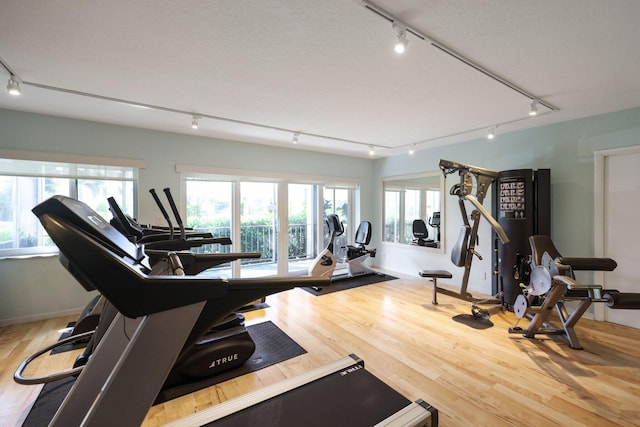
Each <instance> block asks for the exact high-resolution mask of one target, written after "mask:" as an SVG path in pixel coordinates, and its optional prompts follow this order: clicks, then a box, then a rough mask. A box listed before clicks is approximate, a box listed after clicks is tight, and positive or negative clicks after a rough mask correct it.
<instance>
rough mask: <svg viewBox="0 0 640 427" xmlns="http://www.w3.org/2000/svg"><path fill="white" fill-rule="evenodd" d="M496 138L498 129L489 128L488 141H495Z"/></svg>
mask: <svg viewBox="0 0 640 427" xmlns="http://www.w3.org/2000/svg"><path fill="white" fill-rule="evenodd" d="M495 137H496V128H495V127H491V128H489V130H488V131H487V139H493V138H495Z"/></svg>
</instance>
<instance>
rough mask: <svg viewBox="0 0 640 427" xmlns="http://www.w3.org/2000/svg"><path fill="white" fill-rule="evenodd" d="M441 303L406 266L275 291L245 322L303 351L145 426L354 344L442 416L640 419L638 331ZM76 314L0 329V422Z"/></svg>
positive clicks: (454, 420)
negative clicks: (483, 320)
mask: <svg viewBox="0 0 640 427" xmlns="http://www.w3.org/2000/svg"><path fill="white" fill-rule="evenodd" d="M392 274H394V275H397V274H396V273H392ZM439 301H440V304H439V305H438V306H433V305H432V304H431V282H429V281H428V280H426V279H422V278H420V277H410V276H402V277H401V278H400V279H398V280H393V281H388V282H383V283H379V284H374V285H369V286H364V287H361V288H356V289H351V290H347V291H342V292H337V293H334V294H329V295H324V296H321V297H315V296H313V295H311V294H309V293H307V292H305V291H303V290H301V289H294V290H292V291H289V292H284V293H281V294H279V295H275V296H270V297H268V298H267V303H268V304H269V306H270V307H269V308H267V309H263V310H256V311H254V312H250V313H248V314H247V323H248V324H252V323H258V322H262V321H265V320H271V321H273V322H274V323H275V324H276V325H278V326H279V327H280V328H281V329H282V330H284V331H285V332H286V333H287V334H288V335H289V336H290V337H291V338H293V339H294V340H295V341H297V342H298V343H299V344H300V345H301V346H303V347H304V348H305V349H306V350H307V353H306V354H304V355H302V356H299V357H296V358H293V359H290V360H288V361H285V362H282V363H279V364H277V365H274V366H271V367H268V368H265V369H263V370H260V371H257V372H255V373H251V374H247V375H245V376H242V377H240V378H236V379H233V380H230V381H227V382H225V383H222V384H220V385H217V386H213V387H210V388H207V389H204V390H200V391H197V392H195V393H192V394H190V395H187V396H183V397H180V398H177V399H174V400H172V401H169V402H166V403H164V404H160V405H157V406H154V407H152V408H151V409H150V411H149V413H148V415H147V418H146V419H145V421H144V424H143V425H144V426H157V425H161V424H163V423H165V422H168V421H170V420H173V419H175V418H178V417H181V416H184V415H187V414H190V413H192V412H194V411H197V410H199V409H202V408H205V407H207V406H210V405H215V404H217V403H219V402H222V401H225V400H227V399H230V398H233V397H236V396H240V395H242V394H244V393H247V392H249V391H252V390H254V389H256V388H259V387H263V386H266V385H269V384H273V383H275V382H278V381H280V380H282V379H284V378H288V377H291V376H294V375H297V374H300V373H303V372H305V371H307V370H309V369H312V368H315V367H318V366H321V365H324V364H326V363H329V362H332V361H334V360H336V359H339V358H341V357H344V356H345V355H348V354H350V353H354V354H356V355H358V356H359V357H361V358H362V359H363V360H364V361H365V366H366V367H367V369H368V370H369V371H371V372H372V373H373V374H375V375H376V376H378V377H379V378H381V379H382V380H383V381H385V382H386V383H387V384H389V385H390V386H392V387H393V388H395V389H396V390H398V391H399V392H400V393H402V394H403V395H405V396H406V397H407V398H408V399H411V400H416V399H419V398H421V399H424V400H425V401H427V402H429V403H430V404H432V405H433V406H435V407H436V408H437V409H438V411H439V413H440V425H441V426H445V427H446V426H468V425H475V426H492V427H493V426H549V425H554V426H571V427H575V426H590V427H591V426H599V427H606V426H640V330H637V329H633V328H628V327H624V326H619V325H615V324H611V323H606V322H594V321H590V320H587V319H582V320H581V321H580V322H579V323H578V326H577V327H576V330H577V333H578V336H579V338H580V341H581V344H582V345H583V346H584V350H572V349H571V348H569V346H568V344H567V343H566V341H564V340H562V339H560V338H558V337H555V338H549V337H546V336H540V337H539V338H538V339H536V340H530V339H527V338H523V337H522V336H520V335H510V334H508V333H507V329H508V327H509V326H513V324H514V323H515V321H516V317H515V315H514V314H513V313H510V312H506V313H498V314H494V315H493V316H492V317H491V321H492V322H493V324H494V326H493V327H491V328H488V329H484V330H478V329H474V328H471V327H469V326H466V325H464V324H461V323H458V322H455V321H453V320H452V317H453V316H454V315H456V314H469V313H470V311H469V306H468V304H467V303H465V302H463V301H460V300H457V299H454V298H451V297H447V296H444V295H442V296H439ZM73 320H75V318H74V317H73V316H71V317H65V318H58V319H51V320H47V321H40V322H34V323H29V324H22V325H15V326H9V327H4V328H0V361H1V366H0V369H1V370H0V425H1V426H18V425H21V423H22V421H23V420H24V418H25V417H26V415H27V414H28V412H29V410H30V407H31V405H32V404H33V402H34V401H35V399H36V397H37V395H38V393H39V390H40V386H24V385H18V384H15V383H14V382H13V379H12V376H13V372H14V370H15V368H16V367H17V366H18V364H19V363H20V362H21V361H22V359H23V358H24V357H26V356H27V355H28V354H30V353H32V352H33V351H35V350H37V349H38V348H40V347H41V346H44V345H46V344H49V343H52V342H55V340H56V339H57V338H58V336H59V330H60V329H61V328H64V326H65V325H66V324H67V323H68V322H70V321H73ZM524 323H525V324H526V322H524ZM523 326H524V324H523ZM75 353H76V352H67V353H63V354H61V355H58V356H55V357H47V358H45V359H43V360H42V362H41V363H39V365H38V366H34V368H33V369H30V371H29V373H42V372H50V371H52V370H55V369H60V368H62V367H65V368H66V367H68V366H70V364H71V363H72V362H71V361H72V360H73V359H74V358H75ZM309 404H310V405H312V404H313V405H315V404H322V402H309Z"/></svg>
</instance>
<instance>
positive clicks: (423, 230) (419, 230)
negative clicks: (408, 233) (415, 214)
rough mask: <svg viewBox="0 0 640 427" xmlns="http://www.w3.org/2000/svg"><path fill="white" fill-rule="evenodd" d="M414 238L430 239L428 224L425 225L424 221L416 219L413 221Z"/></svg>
mask: <svg viewBox="0 0 640 427" xmlns="http://www.w3.org/2000/svg"><path fill="white" fill-rule="evenodd" d="M412 229H413V237H415V238H417V239H426V238H427V237H429V230H428V229H427V224H425V222H424V220H422V219H414V220H413V225H412Z"/></svg>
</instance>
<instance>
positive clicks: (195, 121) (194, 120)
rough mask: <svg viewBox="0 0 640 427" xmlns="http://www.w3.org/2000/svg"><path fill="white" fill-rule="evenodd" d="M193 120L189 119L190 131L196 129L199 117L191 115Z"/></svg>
mask: <svg viewBox="0 0 640 427" xmlns="http://www.w3.org/2000/svg"><path fill="white" fill-rule="evenodd" d="M192 117H193V118H192V119H191V129H198V119H199V118H200V116H197V115H195V114H194V115H193V116H192Z"/></svg>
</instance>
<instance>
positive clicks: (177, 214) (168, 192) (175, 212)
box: [162, 187, 186, 240]
mask: <svg viewBox="0 0 640 427" xmlns="http://www.w3.org/2000/svg"><path fill="white" fill-rule="evenodd" d="M162 191H164V194H165V195H166V196H167V200H168V201H169V206H170V207H171V211H172V212H173V216H174V217H175V218H176V221H178V227H179V228H180V237H182V239H183V240H185V239H186V232H185V229H184V224H183V223H182V217H181V216H180V212H179V211H178V207H177V206H176V202H175V201H174V200H173V196H172V195H171V189H170V188H169V187H167V188H165V189H164V190H162Z"/></svg>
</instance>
